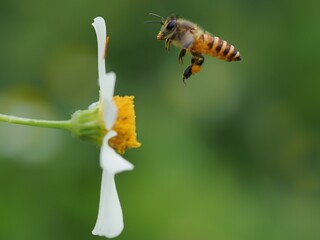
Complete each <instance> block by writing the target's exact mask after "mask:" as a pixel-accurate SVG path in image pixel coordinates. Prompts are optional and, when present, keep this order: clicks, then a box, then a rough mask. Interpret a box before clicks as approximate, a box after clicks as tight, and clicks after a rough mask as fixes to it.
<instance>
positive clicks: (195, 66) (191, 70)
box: [183, 54, 204, 83]
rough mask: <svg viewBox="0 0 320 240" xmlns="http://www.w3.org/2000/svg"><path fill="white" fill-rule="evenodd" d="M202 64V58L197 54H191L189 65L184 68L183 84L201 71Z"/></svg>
mask: <svg viewBox="0 0 320 240" xmlns="http://www.w3.org/2000/svg"><path fill="white" fill-rule="evenodd" d="M203 62H204V57H203V56H202V55H199V54H192V59H191V65H190V66H188V67H187V68H186V70H185V71H184V73H183V82H184V83H185V80H186V79H188V78H189V77H190V76H191V75H193V74H196V73H197V72H199V71H200V70H201V65H202V64H203Z"/></svg>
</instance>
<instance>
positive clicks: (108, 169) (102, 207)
mask: <svg viewBox="0 0 320 240" xmlns="http://www.w3.org/2000/svg"><path fill="white" fill-rule="evenodd" d="M116 135H117V133H116V132H115V131H113V130H111V131H110V132H108V133H107V134H106V136H105V137H104V139H103V143H102V148H101V152H100V164H101V167H102V169H103V172H102V182H101V192H100V204H99V212H98V218H97V222H96V225H95V227H94V229H93V231H92V234H94V235H99V236H105V237H108V238H112V237H116V236H118V235H119V234H120V233H121V232H122V230H123V226H124V224H123V214H122V209H121V204H120V201H119V197H118V193H117V189H116V185H115V180H114V176H115V174H117V173H119V172H123V171H127V170H132V169H133V165H132V164H131V163H130V162H128V161H127V160H125V159H124V158H122V157H121V156H120V155H119V154H117V153H116V152H115V150H114V149H112V148H111V147H110V146H109V145H108V141H109V139H110V138H112V137H114V136H116Z"/></svg>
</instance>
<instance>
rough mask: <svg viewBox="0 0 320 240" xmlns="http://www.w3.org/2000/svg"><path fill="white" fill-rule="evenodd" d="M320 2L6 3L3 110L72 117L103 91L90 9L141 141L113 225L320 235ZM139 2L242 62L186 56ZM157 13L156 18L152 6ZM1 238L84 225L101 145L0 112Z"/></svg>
mask: <svg viewBox="0 0 320 240" xmlns="http://www.w3.org/2000/svg"><path fill="white" fill-rule="evenodd" d="M319 9H320V2H319V1H316V0H306V1H300V2H298V1H290V0H271V1H252V0H244V1H235V0H225V1H211V0H197V1H182V0H179V1H168V0H161V1H146V0H136V1H129V0H120V1H107V0H96V1H92V0H91V1H89V0H87V1H73V0H71V1H63V0H56V1H47V0H33V1H18V0H10V1H1V7H0V112H1V113H5V114H15V115H18V116H23V117H33V118H42V119H52V120H64V119H68V118H69V117H70V115H71V114H72V113H73V112H74V111H76V110H78V109H85V108H87V107H88V105H90V104H91V103H92V102H94V101H97V99H98V86H97V56H96V54H97V46H96V36H95V33H94V29H93V27H92V26H91V23H92V22H93V18H94V17H96V16H103V17H104V18H105V19H106V21H107V27H108V33H109V36H110V42H109V48H108V56H107V71H114V72H116V74H117V84H116V94H119V95H134V96H135V105H136V114H137V131H138V138H139V140H140V141H141V142H142V144H143V145H142V147H141V148H140V149H133V150H128V151H127V153H126V154H125V157H126V158H127V159H128V160H130V161H131V162H132V163H133V164H134V165H135V170H134V171H132V172H127V173H123V174H120V175H118V176H117V179H116V180H117V186H118V190H119V195H120V198H121V202H122V206H123V210H124V217H125V229H124V232H123V234H122V235H121V236H120V237H118V239H119V240H120V239H123V240H125V239H130V240H134V239H152V240H177V239H183V240H189V239H201V240H202V239H203V240H207V239H217V240H229V239H230V240H235V239H237V240H242V239H244V240H249V239H254V240H256V239H260V240H263V239H266V240H270V239H272V240H278V239H279V240H280V239H281V240H283V239H290V240H295V239H297V240H298V239H299V240H301V239H304V240H305V239H312V240H314V239H320V174H319V173H320V127H319V126H320V125H319V124H320V94H319V90H320V81H319V75H320V70H319V69H320V68H319V56H320V48H319V47H318V45H319V42H320V31H319V24H320V15H319ZM148 12H155V13H158V14H160V15H163V16H167V15H169V14H172V13H175V14H178V15H179V16H181V17H185V18H187V19H190V20H192V21H194V22H196V23H198V24H199V25H201V26H202V27H204V28H205V29H206V30H207V31H209V32H212V33H214V34H216V35H217V36H220V37H222V38H223V39H226V40H228V41H229V42H230V43H232V44H234V45H235V46H236V47H237V48H238V49H239V50H240V52H241V56H242V58H243V61H241V62H235V63H228V62H223V61H220V60H217V59H214V58H209V57H207V58H206V62H205V64H204V68H203V71H201V72H200V73H199V74H197V75H196V76H193V77H191V78H190V80H188V83H187V86H184V84H183V83H182V79H181V78H182V73H183V71H184V69H185V68H186V66H187V63H188V62H189V61H190V56H187V57H186V59H185V64H184V65H179V64H178V60H177V57H178V53H179V49H177V48H171V49H170V51H165V49H164V43H162V42H157V41H156V34H157V33H158V31H159V27H160V25H157V24H144V21H145V20H150V18H151V17H150V16H148V15H147V13H148ZM151 19H152V18H151ZM0 142H1V144H0V216H1V217H0V239H4V240H17V239H23V240H29V239H32V240H37V239H46V240H56V239H60V240H63V239H66V240H67V239H68V240H69V239H77V240H82V239H83V240H84V239H102V238H100V237H96V236H92V235H91V230H92V229H93V226H94V224H95V221H96V216H97V211H98V202H99V191H100V180H101V169H100V167H99V160H98V158H99V149H98V147H96V146H95V145H94V144H91V143H88V142H82V141H80V140H78V139H75V138H74V137H72V136H71V135H70V133H68V132H64V131H62V130H61V131H60V130H52V129H37V128H31V127H25V126H13V125H9V124H6V123H0Z"/></svg>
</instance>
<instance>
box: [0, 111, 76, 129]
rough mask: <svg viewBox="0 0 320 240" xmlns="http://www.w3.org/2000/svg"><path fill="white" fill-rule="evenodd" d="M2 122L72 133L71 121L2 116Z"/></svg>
mask: <svg viewBox="0 0 320 240" xmlns="http://www.w3.org/2000/svg"><path fill="white" fill-rule="evenodd" d="M0 122H7V123H13V124H22V125H28V126H33V127H45V128H59V129H65V130H69V131H71V129H72V126H71V120H65V121H47V120H39V119H30V118H22V117H16V116H10V115H5V114H0Z"/></svg>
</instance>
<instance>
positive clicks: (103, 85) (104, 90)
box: [99, 72, 116, 100]
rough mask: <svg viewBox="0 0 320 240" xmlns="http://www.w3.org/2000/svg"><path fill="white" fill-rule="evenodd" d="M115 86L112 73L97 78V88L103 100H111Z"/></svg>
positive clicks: (114, 77)
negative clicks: (98, 87)
mask: <svg viewBox="0 0 320 240" xmlns="http://www.w3.org/2000/svg"><path fill="white" fill-rule="evenodd" d="M115 84H116V74H115V73H114V72H109V73H104V74H103V75H102V76H101V77H99V86H100V91H101V94H102V96H103V97H104V98H106V99H108V100H111V99H112V97H113V93H114V86H115Z"/></svg>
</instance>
